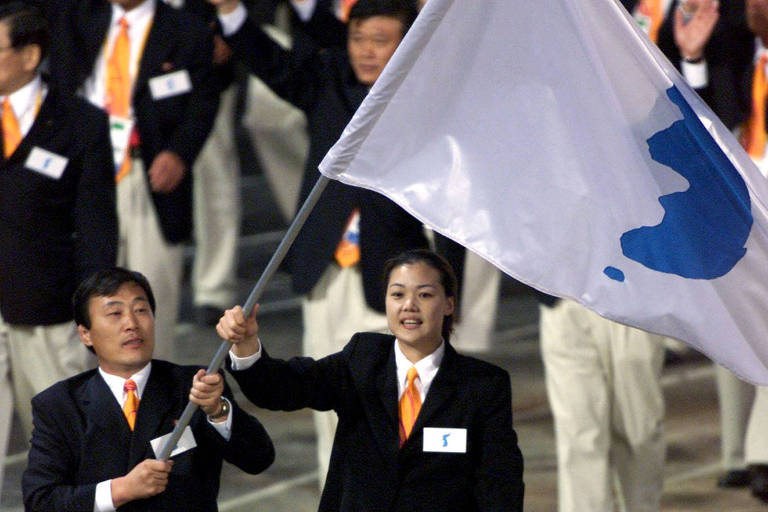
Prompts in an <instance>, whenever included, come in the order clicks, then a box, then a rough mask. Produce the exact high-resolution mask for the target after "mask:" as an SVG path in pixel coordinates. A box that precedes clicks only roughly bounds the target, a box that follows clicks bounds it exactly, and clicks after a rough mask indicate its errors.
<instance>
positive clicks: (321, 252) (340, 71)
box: [227, 20, 427, 311]
mask: <svg viewBox="0 0 768 512" xmlns="http://www.w3.org/2000/svg"><path fill="white" fill-rule="evenodd" d="M322 23H323V24H325V21H323V22H322ZM227 41H228V42H229V43H230V45H231V46H232V49H233V50H234V52H235V56H236V57H237V58H239V59H241V60H242V61H243V62H244V63H245V64H246V65H247V66H248V68H249V69H250V70H251V71H252V72H253V73H254V74H256V75H257V76H258V77H259V78H261V79H262V80H263V81H264V82H265V83H266V84H267V85H268V86H269V87H270V88H272V89H273V90H274V91H275V92H276V93H277V94H279V95H280V96H282V97H283V98H285V99H286V100H287V101H290V102H291V103H293V104H294V105H296V106H297V107H299V108H301V109H302V110H303V111H304V113H305V114H306V116H307V123H308V129H309V138H310V147H309V156H308V158H307V164H306V168H305V170H304V178H303V181H302V184H301V192H300V194H299V201H300V203H299V204H302V203H303V202H304V200H305V199H306V198H307V196H308V195H309V193H310V191H311V189H312V187H313V186H314V185H315V182H316V181H317V179H318V178H319V176H320V173H319V172H318V171H317V166H318V164H319V163H320V160H322V158H323V157H324V156H325V154H326V153H327V152H328V150H329V149H330V148H331V146H332V145H333V144H334V143H335V142H336V140H337V139H338V138H339V136H340V135H341V132H342V131H343V130H344V127H345V126H346V125H347V123H348V122H349V120H350V119H351V118H352V115H353V114H354V113H355V111H356V110H357V107H359V106H360V103H362V101H363V99H364V98H365V95H366V94H367V93H368V89H367V87H366V86H365V85H363V84H361V83H360V82H358V81H357V79H356V78H355V75H354V72H353V71H352V68H351V67H350V65H349V61H348V59H347V56H346V52H345V51H344V50H343V49H339V48H330V49H325V50H320V49H319V47H318V46H317V45H316V44H315V43H314V41H312V40H311V39H310V38H309V37H307V36H306V35H305V34H302V32H301V31H296V32H295V36H294V42H293V48H292V50H291V51H290V52H288V51H285V50H283V49H282V48H281V47H280V46H279V45H277V44H276V43H275V42H273V41H272V40H271V39H270V38H269V36H267V35H266V34H265V33H264V32H262V31H261V30H260V29H259V28H258V27H257V26H256V25H255V24H254V23H253V21H252V20H248V21H247V22H246V23H245V24H244V25H243V27H242V28H241V29H240V30H239V31H238V32H237V33H235V34H233V35H232V36H231V37H228V38H227ZM355 208H359V209H360V251H361V262H360V265H361V270H362V275H363V288H364V292H365V298H366V302H367V303H368V304H369V305H370V306H371V307H373V308H375V309H377V310H379V311H384V299H383V297H384V294H383V293H382V292H381V291H382V286H383V285H382V283H381V269H382V268H383V267H384V262H385V261H386V260H387V259H388V258H390V257H392V256H394V255H396V254H399V253H400V252H402V251H404V250H406V249H413V248H419V247H426V246H427V241H426V238H425V237H424V233H423V230H422V226H421V223H420V222H419V221H417V220H416V219H414V218H413V217H411V216H410V215H409V214H408V213H406V212H405V211H404V210H403V209H401V208H400V207H399V206H397V205H396V204H395V203H393V202H392V201H390V200H389V199H387V198H385V197H384V196H382V195H380V194H377V193H375V192H371V191H370V190H365V189H361V188H356V187H350V186H348V185H344V184H342V183H341V182H338V181H335V180H331V182H330V183H329V184H328V186H327V188H326V189H325V191H324V192H323V194H322V196H321V198H320V201H319V202H318V203H317V205H316V206H315V208H314V210H313V211H312V213H311V214H310V216H309V218H308V219H307V222H306V224H305V225H304V228H303V229H302V230H301V233H300V234H299V236H298V238H297V239H296V241H295V242H294V245H293V247H292V250H291V255H290V263H291V270H292V272H293V287H294V290H295V291H296V292H298V293H308V292H309V291H311V290H312V288H313V287H314V286H315V284H316V283H317V281H318V280H319V279H320V277H321V276H322V274H323V271H324V270H325V269H326V267H327V266H328V265H329V264H331V262H332V261H333V253H334V251H335V250H336V246H337V245H338V243H339V240H340V239H341V236H342V234H343V233H344V229H345V227H346V224H347V220H348V219H349V216H350V214H351V213H352V211H353V210H354V209H355Z"/></svg>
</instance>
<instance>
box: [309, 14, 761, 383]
mask: <svg viewBox="0 0 768 512" xmlns="http://www.w3.org/2000/svg"><path fill="white" fill-rule="evenodd" d="M320 169H321V171H322V172H323V173H324V174H325V175H326V176H328V177H331V178H335V179H339V180H341V181H343V182H345V183H349V184H351V185H357V186H362V187H366V188H369V189H372V190H376V191H378V192H381V193H383V194H385V195H386V196H388V197H390V198H391V199H393V200H394V201H395V202H397V203H398V204H400V205H401V206H402V207H403V208H405V209H406V210H408V211H409V212H410V213H411V214H413V215H414V216H416V217H417V218H419V219H421V220H422V221H423V222H424V223H425V224H426V225H428V226H430V227H432V228H434V229H435V230H437V231H439V232H441V233H443V234H445V235H447V236H448V237H450V238H452V239H454V240H456V241H457V242H459V243H461V244H463V245H465V246H466V247H468V248H470V249H471V250H473V251H475V252H477V253H479V254H480V255H482V256H483V257H485V258H486V259H488V260H489V261H491V262H492V263H494V264H495V265H496V266H497V267H499V268H500V269H502V270H503V271H504V272H506V273H508V274H509V275H511V276H512V277H514V278H516V279H518V280H520V281H523V282H525V283H527V284H529V285H531V286H534V287H536V288H538V289H540V290H542V291H544V292H547V293H550V294H553V295H557V296H560V297H569V298H572V299H574V300H576V301H578V302H580V303H582V304H584V305H586V306H587V307H589V308H590V309H593V310H594V311H596V312H597V313H599V314H601V315H603V316H605V317H608V318H611V319H613V320H617V321H619V322H622V323H626V324H630V325H634V326H637V327H640V328H642V329H645V330H648V331H652V332H657V333H661V334H666V335H669V336H673V337H676V338H679V339H681V340H684V341H686V342H688V343H689V344H690V345H692V346H693V347H695V348H696V349H698V350H699V351H701V352H703V353H705V354H707V355H708V356H710V357H711V358H712V359H714V360H716V361H717V362H719V363H721V364H722V365H724V366H726V367H727V368H730V369H731V370H733V371H734V372H735V373H736V374H738V375H739V376H741V377H743V378H745V379H747V380H750V381H752V382H754V383H759V384H768V237H767V236H766V235H767V234H768V230H766V227H767V226H768V215H767V212H768V210H766V198H768V183H767V182H766V179H765V178H764V177H763V176H762V175H761V174H760V172H759V171H758V170H757V168H756V167H755V166H754V165H753V163H752V162H751V160H750V159H749V157H748V156H747V155H746V153H744V151H742V150H741V148H740V146H739V145H738V143H737V142H736V140H735V139H734V137H733V136H732V135H731V133H730V132H729V131H728V130H727V129H726V128H725V127H724V126H723V125H722V123H721V122H720V121H719V120H718V119H717V118H716V116H715V115H714V114H713V113H712V112H711V111H710V110H709V109H708V108H707V106H706V105H705V104H704V103H703V102H702V101H701V99H700V98H699V97H698V96H697V95H696V94H695V93H694V92H693V91H692V90H691V89H690V88H689V87H688V86H687V85H686V84H685V82H684V80H683V79H682V77H681V76H680V75H679V74H678V73H677V72H676V71H675V70H674V68H673V67H672V66H671V65H670V64H669V62H668V61H667V60H666V59H665V58H664V57H663V56H662V55H661V53H660V52H659V51H658V49H657V48H656V47H655V46H654V45H653V44H652V43H650V42H649V41H648V39H647V38H646V37H645V36H644V35H643V34H642V33H641V32H640V30H639V29H638V28H637V27H636V26H635V23H634V21H633V20H632V19H631V18H630V17H629V16H628V15H627V13H626V11H625V10H624V9H623V8H622V7H621V6H620V5H619V4H618V3H617V2H614V1H613V0H519V1H511V0H483V1H479V0H430V1H429V2H427V4H426V7H425V8H424V10H423V12H422V13H421V14H420V16H419V18H418V19H417V21H416V23H415V24H414V26H413V28H412V29H411V31H410V32H409V33H408V34H407V36H406V38H405V39H404V41H403V43H402V44H401V45H400V47H399V48H398V50H397V52H396V53H395V55H394V56H393V58H392V60H391V61H390V63H389V65H388V66H387V68H386V70H385V71H384V73H383V74H382V75H381V77H380V78H379V79H378V81H377V82H376V84H375V85H374V87H373V88H372V90H371V91H370V93H369V94H368V97H367V98H366V100H365V101H364V102H363V104H362V106H361V107H360V109H359V110H358V112H357V114H356V115H355V117H354V118H353V119H352V121H351V122H350V123H349V125H348V126H347V128H346V130H345V132H344V134H343V135H342V137H341V139H340V140H339V141H338V143H337V144H336V145H335V146H334V147H333V148H332V149H331V151H330V152H329V153H328V155H327V156H326V157H325V159H324V160H323V162H322V163H321V165H320Z"/></svg>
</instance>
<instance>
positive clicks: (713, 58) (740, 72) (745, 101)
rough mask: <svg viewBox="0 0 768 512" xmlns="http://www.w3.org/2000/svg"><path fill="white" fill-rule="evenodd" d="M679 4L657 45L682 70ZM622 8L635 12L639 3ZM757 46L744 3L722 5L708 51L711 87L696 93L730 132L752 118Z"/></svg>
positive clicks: (631, 1) (674, 1)
mask: <svg viewBox="0 0 768 512" xmlns="http://www.w3.org/2000/svg"><path fill="white" fill-rule="evenodd" d="M678 3H679V2H678V0H672V5H671V6H670V10H669V15H668V16H666V18H665V19H664V22H663V23H662V25H661V27H660V28H659V37H658V42H657V44H658V46H659V49H660V50H661V51H662V52H663V53H664V55H665V56H666V57H667V58H668V59H669V60H670V62H671V63H672V64H674V65H675V66H676V67H677V68H678V69H679V68H680V60H681V58H682V57H681V55H680V52H679V50H678V49H677V45H676V44H675V33H674V16H673V14H674V12H675V9H677V5H678ZM622 4H623V5H624V7H625V8H626V9H627V10H628V11H629V12H632V11H633V10H634V8H635V6H636V5H637V0H622ZM754 45H755V36H754V34H752V33H751V32H750V31H749V28H748V27H747V22H746V17H745V14H744V2H742V1H733V2H720V18H719V19H718V21H717V24H716V25H715V28H714V31H713V32H712V37H711V38H710V40H709V42H708V43H707V45H706V46H705V47H704V58H705V59H706V61H707V73H708V75H709V84H708V85H707V86H706V87H704V88H702V89H697V90H696V92H697V93H699V95H700V96H701V98H702V99H703V100H704V101H705V102H706V103H707V105H709V108H711V109H712V110H713V111H714V113H715V114H717V116H718V117H719V118H720V120H721V121H723V124H725V126H727V127H728V128H729V129H733V128H735V127H736V126H738V124H739V123H741V122H743V121H744V120H745V119H746V118H747V116H748V115H749V111H750V108H751V103H750V101H751V100H750V99H749V98H750V97H751V87H752V83H751V70H752V57H753V54H754V49H755V46H754Z"/></svg>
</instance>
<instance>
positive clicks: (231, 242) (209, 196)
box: [192, 84, 241, 309]
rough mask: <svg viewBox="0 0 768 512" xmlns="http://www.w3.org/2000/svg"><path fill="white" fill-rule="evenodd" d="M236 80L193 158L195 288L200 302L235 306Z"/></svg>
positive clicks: (237, 197) (223, 96)
mask: <svg viewBox="0 0 768 512" xmlns="http://www.w3.org/2000/svg"><path fill="white" fill-rule="evenodd" d="M236 99H237V84H233V85H231V86H230V87H229V88H228V89H227V90H226V91H224V92H223V93H222V94H221V103H220V104H219V113H218V114H217V116H216V121H215V122H214V125H213V130H211V134H210V135H209V136H208V140H207V141H206V142H205V145H204V146H203V149H202V150H201V151H200V155H199V156H198V157H197V160H196V161H195V167H194V171H193V172H194V173H195V182H194V186H193V194H194V202H193V204H194V220H195V260H194V264H193V266H192V288H193V290H194V294H195V297H194V301H195V305H196V306H215V307H218V308H221V309H226V308H229V307H232V305H233V304H234V303H235V299H236V294H237V244H238V241H239V239H240V217H241V208H240V163H239V162H238V160H237V157H236V151H235V134H234V129H233V123H234V110H235V100H236Z"/></svg>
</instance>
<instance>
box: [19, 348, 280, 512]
mask: <svg viewBox="0 0 768 512" xmlns="http://www.w3.org/2000/svg"><path fill="white" fill-rule="evenodd" d="M196 371H197V368H196V367H191V366H186V367H184V366H177V365H174V364H171V363H168V362H166V361H157V360H155V361H153V362H152V372H151V373H150V376H149V380H148V381H147V385H146V388H145V389H144V394H143V396H142V397H141V403H140V404H139V412H138V414H137V416H136V426H135V430H134V431H133V432H131V431H130V429H129V428H128V423H127V422H126V421H125V416H123V411H122V409H121V408H120V406H119V405H118V403H117V400H115V398H114V396H113V395H112V393H111V391H110V390H109V388H108V387H107V384H106V383H105V382H104V379H103V378H102V377H101V375H100V374H99V372H98V370H91V371H88V372H85V373H81V374H80V375H77V376H75V377H71V378H69V379H67V380H64V381H61V382H59V383H57V384H55V385H53V386H51V387H50V388H48V389H47V390H45V391H43V392H42V393H40V394H39V395H37V396H36V397H35V398H34V399H33V400H32V407H33V414H34V430H33V432H32V446H31V449H30V451H29V463H28V466H27V469H26V471H24V475H23V477H22V490H23V492H24V504H25V508H26V510H30V511H50V512H67V511H92V510H93V505H94V499H95V493H96V484H97V483H99V482H101V481H104V480H108V479H111V478H116V477H119V476H123V475H125V474H127V473H128V472H129V471H130V470H131V469H133V467H134V466H136V465H137V464H138V463H139V462H141V461H142V460H144V459H147V458H155V456H154V452H153V451H152V448H151V447H150V444H149V441H150V440H152V439H155V438H156V437H159V436H161V435H164V434H167V433H169V432H171V431H172V430H173V426H174V424H173V420H174V419H177V418H178V417H179V416H180V415H181V412H182V410H183V409H184V407H185V405H186V404H187V401H188V400H187V398H188V395H189V389H190V387H191V385H192V376H193V375H194V374H195V372H196ZM225 394H226V395H227V396H228V397H229V399H230V401H231V402H232V406H233V414H234V416H233V422H232V437H231V439H230V440H229V441H228V442H227V441H225V440H224V438H223V437H221V435H219V433H218V432H216V430H215V429H214V428H213V427H212V426H210V425H209V424H208V421H207V419H206V417H205V414H204V413H203V412H202V411H200V410H198V411H197V412H195V414H194V416H193V417H192V421H191V422H190V426H191V428H192V432H193V433H194V436H195V441H196V443H197V447H196V448H193V449H192V450H189V451H187V452H185V453H182V454H179V455H177V456H175V457H173V460H174V461H175V462H174V465H173V469H172V470H171V476H170V478H169V481H168V487H167V488H166V490H165V491H164V492H162V493H161V494H158V495H157V496H154V497H152V498H149V499H146V500H138V501H134V502H130V503H127V504H126V505H124V506H122V507H120V508H119V510H125V511H149V510H155V511H157V510H179V511H182V510H183V511H185V512H189V511H215V510H217V507H216V496H217V494H218V492H219V474H220V472H221V461H222V459H224V460H227V461H228V462H231V463H232V464H235V465H236V466H238V467H239V468H241V469H242V470H243V471H246V472H248V473H258V472H260V471H263V470H264V469H266V468H267V467H268V466H269V465H270V464H271V463H272V461H273V459H274V450H273V447H272V441H271V440H270V438H269V436H268V435H267V433H266V431H265V430H264V428H263V427H262V426H261V424H260V423H259V422H258V421H257V420H256V419H255V418H253V417H251V416H249V415H248V414H246V413H245V412H244V411H242V410H241V409H240V408H239V407H238V406H237V404H236V403H235V401H234V400H233V399H232V394H231V393H230V392H229V389H226V390H225Z"/></svg>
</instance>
